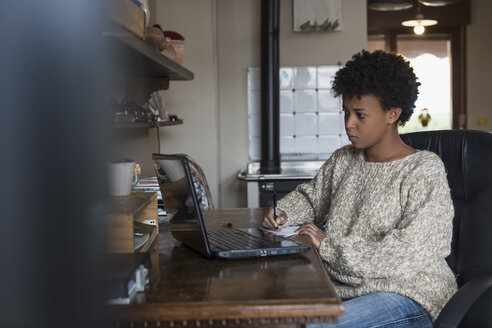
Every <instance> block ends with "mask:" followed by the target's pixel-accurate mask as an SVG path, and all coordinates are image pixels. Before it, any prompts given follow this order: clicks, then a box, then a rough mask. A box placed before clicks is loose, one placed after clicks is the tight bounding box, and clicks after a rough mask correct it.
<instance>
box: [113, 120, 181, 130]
mask: <svg viewBox="0 0 492 328" xmlns="http://www.w3.org/2000/svg"><path fill="white" fill-rule="evenodd" d="M153 123H155V124H153ZM153 123H151V122H136V123H119V124H116V123H115V124H113V125H111V127H113V128H115V129H142V128H145V129H147V128H150V127H158V128H162V127H166V126H173V125H181V124H183V120H182V119H178V120H176V121H172V122H171V121H165V122H164V121H163V122H153Z"/></svg>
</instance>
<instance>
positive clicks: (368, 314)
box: [306, 292, 432, 328]
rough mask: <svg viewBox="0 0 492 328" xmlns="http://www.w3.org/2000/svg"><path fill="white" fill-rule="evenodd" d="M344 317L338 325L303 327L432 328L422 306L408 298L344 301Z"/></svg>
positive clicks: (383, 296) (387, 295)
mask: <svg viewBox="0 0 492 328" xmlns="http://www.w3.org/2000/svg"><path fill="white" fill-rule="evenodd" d="M343 306H344V307H345V315H343V316H341V317H339V318H338V323H337V324H327V323H325V324H308V325H306V328H330V327H333V328H345V327H351V328H390V327H391V328H414V327H415V328H432V320H431V318H430V316H429V315H428V314H427V312H426V311H425V310H424V308H423V307H422V306H420V305H419V304H418V303H416V302H414V301H413V300H411V299H410V298H408V297H405V296H402V295H399V294H395V293H383V292H377V293H372V294H368V295H364V296H360V297H355V298H352V299H349V300H346V301H344V302H343Z"/></svg>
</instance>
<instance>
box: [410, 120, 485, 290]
mask: <svg viewBox="0 0 492 328" xmlns="http://www.w3.org/2000/svg"><path fill="white" fill-rule="evenodd" d="M401 138H402V140H403V141H404V142H405V143H406V144H408V145H409V146H411V147H413V148H415V149H421V150H429V151H432V152H434V153H436V154H437V155H439V157H440V158H441V159H442V161H443V162H444V166H445V167H446V170H447V177H448V182H449V186H450V188H451V198H452V199H453V203H454V208H455V217H454V222H453V224H454V226H453V241H452V244H451V254H450V255H449V257H448V258H447V261H448V264H449V266H450V267H451V269H452V270H453V271H454V272H455V274H456V276H457V280H458V284H459V285H460V286H461V285H462V284H464V283H465V282H467V281H468V280H470V279H471V278H473V277H475V276H478V275H482V274H485V273H492V133H489V132H485V131H471V130H446V131H428V132H415V133H408V134H402V135H401Z"/></svg>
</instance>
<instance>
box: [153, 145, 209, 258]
mask: <svg viewBox="0 0 492 328" xmlns="http://www.w3.org/2000/svg"><path fill="white" fill-rule="evenodd" d="M152 160H153V162H154V169H155V173H156V176H157V181H158V182H159V187H160V190H161V194H162V200H163V203H164V209H165V210H166V213H167V216H168V218H169V219H170V226H171V232H172V234H173V236H174V237H175V238H176V239H178V240H180V241H181V242H183V243H186V244H188V245H189V246H191V247H193V248H195V249H197V250H199V251H200V252H202V253H204V254H210V247H209V245H208V242H207V240H206V239H205V237H204V234H205V227H204V226H203V220H202V219H201V212H200V210H199V209H198V207H199V206H200V205H201V207H202V208H205V206H203V204H202V203H203V201H202V200H200V198H199V197H197V192H196V190H195V188H194V186H197V182H196V181H193V180H196V178H195V179H194V178H193V177H194V176H195V177H196V175H193V172H192V170H193V167H192V166H190V163H189V162H188V160H187V159H186V157H185V156H184V155H164V154H153V155H152ZM195 173H196V172H195Z"/></svg>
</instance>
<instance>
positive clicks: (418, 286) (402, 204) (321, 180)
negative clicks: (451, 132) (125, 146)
mask: <svg viewBox="0 0 492 328" xmlns="http://www.w3.org/2000/svg"><path fill="white" fill-rule="evenodd" d="M419 85H420V83H419V82H417V78H416V76H415V74H414V72H413V69H412V68H411V67H410V65H409V63H408V62H407V61H405V60H404V59H403V58H402V57H401V56H398V55H395V54H391V53H386V52H383V51H375V52H372V53H370V52H367V51H362V52H360V53H358V54H356V55H354V56H353V57H352V59H351V60H350V61H348V62H347V63H346V65H345V67H344V68H342V69H341V70H339V71H338V72H337V73H336V75H335V79H334V82H333V91H334V93H335V94H336V95H337V96H342V98H343V111H344V112H345V129H346V132H347V136H348V138H349V140H350V142H351V143H352V144H351V145H348V146H345V147H343V148H341V149H338V150H337V151H336V152H335V153H334V154H333V155H332V156H331V157H330V159H328V161H326V163H325V164H324V165H323V166H322V167H321V168H320V169H319V171H318V173H317V175H316V177H315V178H314V179H313V180H312V181H310V182H308V183H305V184H302V185H299V186H298V187H297V188H296V190H294V191H293V192H291V193H290V194H288V195H287V196H285V197H284V198H283V199H281V200H280V201H279V202H278V216H277V218H276V219H274V215H273V209H269V210H268V211H267V212H266V214H265V217H264V219H263V224H264V225H265V226H266V227H269V228H278V226H281V225H301V227H300V228H299V229H298V231H299V233H300V234H303V235H306V236H307V237H309V240H310V242H311V243H312V245H313V246H314V247H315V248H316V249H318V250H319V254H320V256H321V258H322V259H323V263H324V265H325V267H326V270H327V272H328V274H329V275H330V277H331V278H332V281H333V283H334V284H335V288H336V290H337V292H338V294H339V295H340V297H341V298H342V300H343V301H344V306H345V311H346V314H345V315H344V316H342V317H340V318H339V323H338V324H337V325H330V324H323V325H309V327H332V326H333V327H383V326H384V327H386V328H387V327H419V328H423V327H432V322H433V321H434V320H435V319H436V317H437V316H438V314H439V312H440V311H441V309H442V308H443V306H444V305H445V304H446V302H447V301H448V299H449V298H450V297H451V296H452V295H453V294H454V293H455V292H456V290H457V286H456V281H455V278H454V275H453V273H452V271H451V269H450V268H449V267H448V265H447V263H446V261H445V257H446V256H447V255H448V254H449V252H450V245H451V236H452V220H453V215H454V209H453V203H452V200H451V196H450V191H449V186H448V182H447V179H446V172H445V169H444V165H443V163H442V161H441V160H440V158H439V157H438V156H437V155H435V154H434V153H431V152H428V151H418V150H415V149H413V148H411V147H409V146H407V145H406V144H404V143H403V142H402V141H401V139H400V137H399V135H398V130H397V125H399V124H400V125H403V124H404V123H405V122H406V121H408V119H409V118H410V116H411V115H412V112H413V109H414V107H415V105H414V103H415V100H416V99H417V95H418V86H419ZM318 227H324V229H323V230H321V229H320V228H318Z"/></svg>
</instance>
